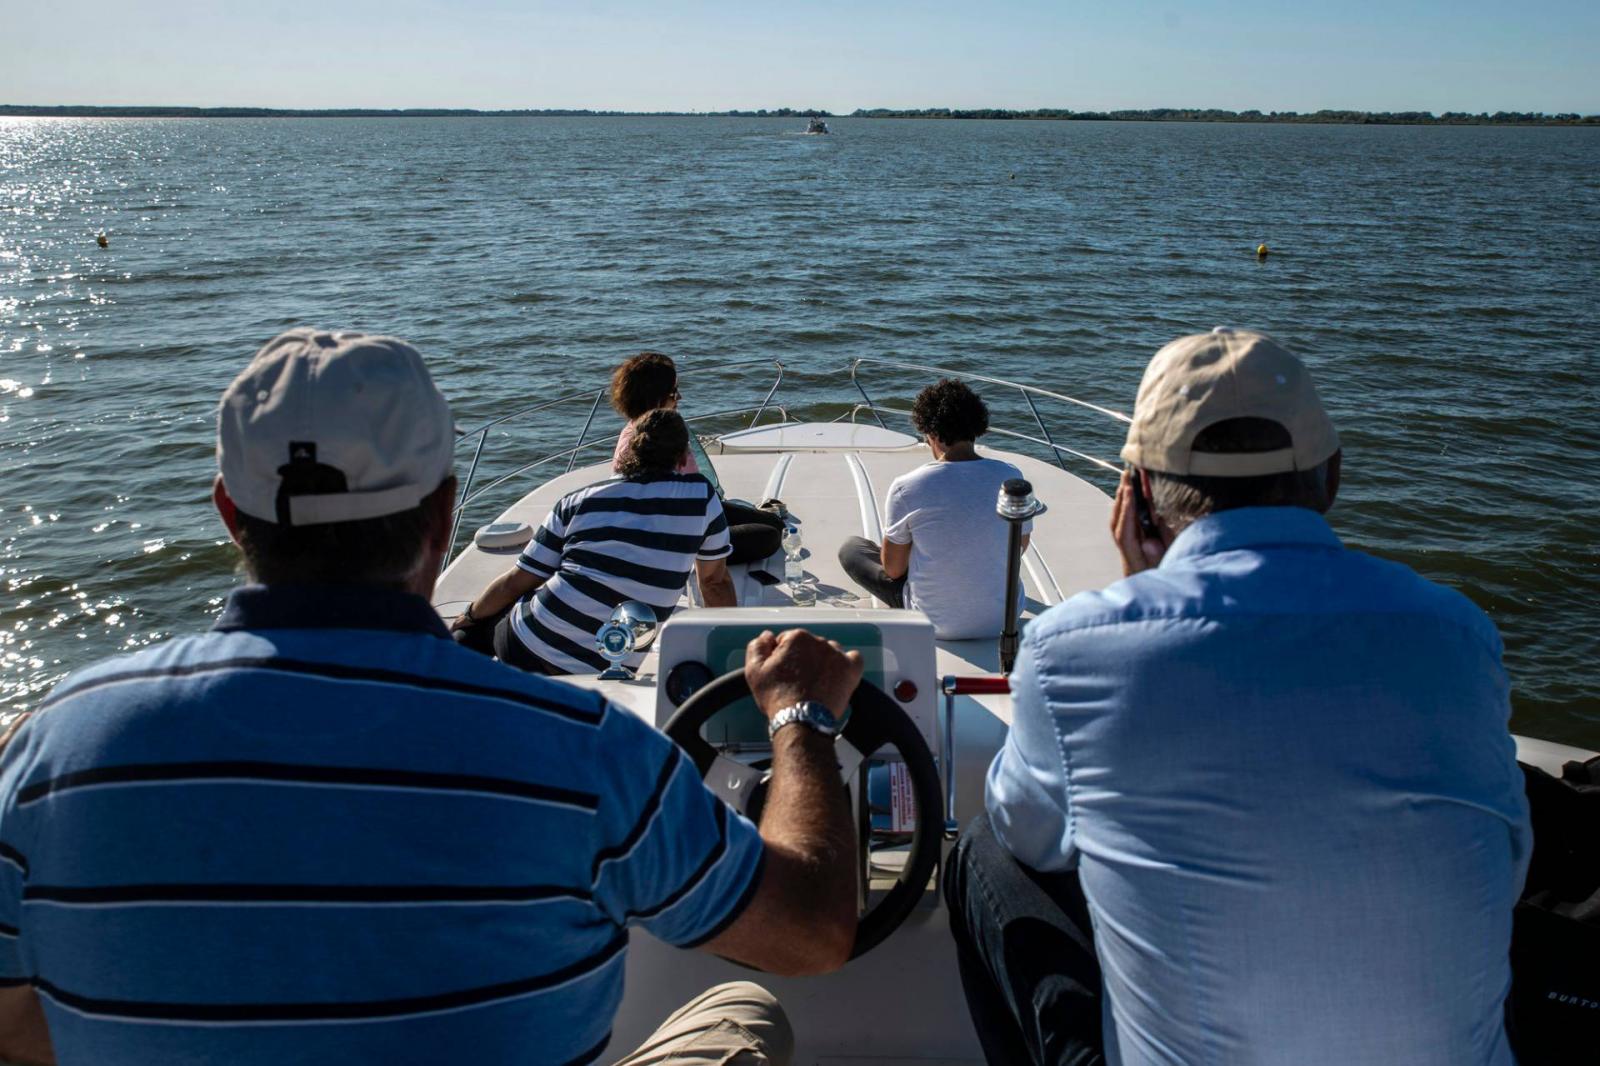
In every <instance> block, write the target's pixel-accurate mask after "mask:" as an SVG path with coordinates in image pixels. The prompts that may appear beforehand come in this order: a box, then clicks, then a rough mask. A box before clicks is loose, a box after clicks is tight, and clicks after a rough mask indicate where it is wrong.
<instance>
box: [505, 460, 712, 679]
mask: <svg viewBox="0 0 1600 1066" xmlns="http://www.w3.org/2000/svg"><path fill="white" fill-rule="evenodd" d="M732 550H733V548H732V545H731V544H730V543H729V540H728V520H727V519H726V518H725V517H724V516H723V513H722V503H721V501H719V500H718V499H717V494H716V492H715V491H714V490H713V489H712V487H711V483H710V482H709V481H707V480H706V479H705V478H704V477H703V476H701V475H700V474H664V475H654V476H649V477H626V478H612V479H611V480H610V481H602V482H600V483H599V484H598V485H590V486H588V487H587V488H582V489H579V490H578V491H576V492H573V493H569V494H568V495H566V496H564V497H562V499H561V500H560V502H558V503H557V504H556V505H555V507H554V508H552V509H551V511H550V514H549V516H548V517H546V518H545V520H544V524H543V525H541V526H540V527H539V532H538V533H536V534H534V537H533V539H532V540H531V541H529V542H528V546H527V548H525V549H524V550H523V552H522V555H521V556H520V557H519V558H518V559H517V565H518V566H519V567H521V568H522V569H524V570H526V571H528V572H529V573H530V574H537V575H538V576H540V577H543V578H546V579H547V580H546V581H545V583H544V584H543V585H542V586H540V587H539V589H538V590H537V591H536V592H534V593H533V595H531V596H529V597H528V598H527V599H525V600H523V601H522V602H521V603H520V604H518V605H517V607H516V609H515V610H514V611H513V612H512V613H511V627H512V629H513V630H514V631H515V632H516V634H517V637H518V639H520V640H521V641H522V643H523V645H524V646H526V647H527V649H528V651H529V652H531V653H532V654H533V655H534V656H536V657H537V658H538V659H539V660H541V661H542V662H544V663H545V664H547V665H548V666H549V667H550V668H551V669H552V670H553V671H554V672H558V673H565V674H577V673H584V672H588V671H594V670H603V669H605V667H606V665H607V663H606V660H605V659H604V658H602V657H601V655H600V653H599V652H598V651H597V650H596V649H595V643H594V638H595V634H596V633H597V632H598V631H599V629H600V627H601V626H603V625H604V624H605V622H606V619H607V618H609V617H610V616H611V611H612V608H614V607H616V606H617V604H619V603H622V602H623V601H625V600H639V601H641V602H643V603H647V604H649V605H650V606H651V607H653V608H655V612H656V618H657V619H658V620H660V621H663V622H665V621H666V620H667V617H668V616H669V615H671V614H672V612H673V610H674V609H676V607H677V605H678V597H679V596H681V595H682V594H683V590H684V586H685V585H686V584H687V583H688V580H689V573H690V571H691V570H692V569H693V568H694V564H695V561H696V560H697V559H707V560H709V559H722V558H726V557H727V555H728V553H729V552H730V551H732ZM642 658H643V656H642V655H641V656H635V657H633V659H632V660H630V662H629V665H630V666H637V665H638V660H639V659H642Z"/></svg>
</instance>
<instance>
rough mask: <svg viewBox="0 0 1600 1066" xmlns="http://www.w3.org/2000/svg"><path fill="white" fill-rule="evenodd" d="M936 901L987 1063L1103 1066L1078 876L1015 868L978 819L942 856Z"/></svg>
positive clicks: (1095, 974)
mask: <svg viewBox="0 0 1600 1066" xmlns="http://www.w3.org/2000/svg"><path fill="white" fill-rule="evenodd" d="M944 898H945V905H946V906H947V907H948V908H949V910H950V931H951V933H952V934H954V936H955V941H956V960H957V962H958V963H959V964H960V967H961V986H962V988H963V990H964V991H965V992H966V994H967V1009H968V1010H970V1011H971V1012H972V1024H973V1026H974V1027H975V1028H976V1029H977V1030H978V1039H979V1041H980V1042H981V1043H982V1044H983V1053H984V1057H985V1058H987V1059H988V1060H989V1063H990V1064H991V1066H998V1064H1002V1063H1004V1064H1007V1066H1014V1064H1017V1063H1035V1064H1037V1066H1068V1064H1070V1066H1091V1064H1094V1066H1098V1064H1101V1063H1104V1062H1105V1045H1104V1043H1103V1041H1102V1034H1101V1031H1100V1005H1101V994H1100V961H1099V959H1097V958H1096V957H1095V953H1094V933H1093V931H1092V929H1091V926H1090V923H1089V907H1088V904H1087V903H1086V902H1085V901H1084V898H1083V889H1082V888H1081V887H1079V884H1078V875H1077V873H1076V872H1072V873H1059V874H1058V873H1040V872H1038V871H1037V870H1031V869H1029V868H1028V867H1026V866H1023V865H1022V864H1021V863H1019V862H1018V861H1017V860H1016V859H1015V858H1013V857H1012V855H1011V853H1010V852H1009V851H1007V850H1006V848H1005V845H1004V844H1002V843H1000V841H999V840H998V839H997V838H996V837H995V835H994V829H993V827H992V826H990V824H989V816H988V815H987V814H980V815H978V817H976V818H974V819H973V820H972V822H971V823H970V824H968V826H967V828H966V831H965V832H964V833H962V835H961V841H960V842H959V843H958V844H957V845H956V846H955V848H954V849H953V850H952V851H951V852H950V858H949V861H948V863H947V864H946V866H945V872H944Z"/></svg>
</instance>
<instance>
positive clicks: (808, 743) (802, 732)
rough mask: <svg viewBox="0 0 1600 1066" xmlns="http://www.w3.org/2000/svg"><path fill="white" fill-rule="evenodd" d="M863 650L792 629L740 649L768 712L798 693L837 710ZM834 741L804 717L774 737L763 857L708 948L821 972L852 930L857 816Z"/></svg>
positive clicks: (775, 967) (845, 953) (796, 971)
mask: <svg viewBox="0 0 1600 1066" xmlns="http://www.w3.org/2000/svg"><path fill="white" fill-rule="evenodd" d="M861 669H862V662H861V653H860V652H854V651H852V652H846V651H845V650H844V649H843V648H841V647H840V646H839V645H838V644H835V643H834V642H833V641H831V640H823V639H822V638H821V637H816V636H812V635H811V634H810V633H807V632H805V631H804V630H800V629H791V630H788V631H786V632H785V633H784V634H783V635H782V636H778V637H775V636H773V635H772V633H771V632H767V633H763V634H761V635H760V636H759V637H757V638H756V639H755V640H752V641H751V642H750V644H749V646H748V647H747V648H745V653H744V676H745V679H746V680H748V681H749V682H750V691H751V692H752V693H753V694H754V695H755V698H756V703H757V705H758V706H760V708H761V710H762V712H763V713H764V714H766V715H767V717H769V718H770V717H771V716H772V715H774V714H776V713H777V712H778V711H780V710H782V709H783V708H784V707H787V706H789V705H791V704H794V703H798V702H800V701H801V700H816V701H818V702H819V703H822V704H824V705H826V706H827V708H828V710H830V711H832V712H833V713H834V715H835V716H842V715H843V713H844V709H845V705H846V704H847V703H848V702H849V699H850V694H851V693H852V692H854V691H855V689H856V685H857V683H859V682H860V680H861ZM849 794H850V793H849V790H848V789H846V788H845V787H844V783H843V782H842V781H841V780H840V779H839V763H838V758H837V756H836V755H835V754H834V750H833V741H832V740H831V739H830V738H828V737H825V736H823V735H822V734H821V733H819V732H817V731H816V730H813V729H810V728H808V727H806V726H796V727H794V728H792V729H784V730H780V731H779V733H778V735H777V736H776V737H774V738H773V740H772V783H771V785H770V787H769V789H768V792H767V803H766V807H765V809H764V810H763V811H762V814H761V839H762V840H763V841H764V842H765V844H766V853H767V854H766V861H765V862H764V863H763V864H762V867H761V881H760V883H759V884H758V885H757V886H756V891H755V894H754V896H752V897H751V900H750V902H749V904H748V905H746V907H745V909H744V911H743V912H742V913H741V914H740V915H739V917H738V918H736V919H734V921H733V924H732V925H730V926H728V928H727V929H725V930H723V931H722V932H721V933H719V934H718V935H717V936H715V937H713V938H712V939H711V940H708V941H706V942H705V943H704V944H702V945H701V948H702V949H703V950H705V951H709V952H711V953H713V954H715V955H721V956H723V957H724V958H729V959H734V960H736V961H738V962H742V963H746V964H748V965H750V966H758V967H760V968H761V969H763V970H768V971H771V972H772V973H781V974H790V975H800V974H818V973H828V972H830V971H832V970H837V969H838V968H839V967H841V966H843V965H844V964H845V962H846V961H847V960H848V959H849V958H850V951H851V949H852V948H853V947H854V946H855V937H856V861H857V855H856V848H855V840H856V837H855V821H854V819H853V818H852V816H851V813H850V804H849Z"/></svg>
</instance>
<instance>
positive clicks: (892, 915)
mask: <svg viewBox="0 0 1600 1066" xmlns="http://www.w3.org/2000/svg"><path fill="white" fill-rule="evenodd" d="M748 695H750V683H749V682H748V681H747V680H745V676H744V671H743V670H733V671H731V672H729V673H726V674H723V675H722V676H721V677H719V678H717V679H716V680H715V681H713V682H711V683H710V684H708V685H706V686H705V687H703V688H701V689H700V690H699V691H698V692H696V693H695V694H694V695H693V696H690V697H689V698H688V699H687V700H685V701H684V702H683V705H682V706H680V707H679V708H678V710H677V711H676V712H675V713H674V714H673V716H672V717H671V718H670V719H669V720H668V721H667V724H666V727H665V728H664V729H663V732H665V733H666V734H667V736H669V737H671V738H672V739H673V740H674V741H675V742H676V743H677V745H678V746H679V747H680V748H682V749H683V750H684V752H685V753H686V754H688V756H689V758H690V759H691V760H693V762H694V765H695V769H697V770H699V771H700V776H701V778H702V779H703V780H704V781H705V783H706V785H707V786H708V787H710V789H711V791H713V792H715V793H716V794H717V795H718V796H719V797H721V798H722V800H723V801H724V802H726V803H727V804H728V805H729V806H731V807H732V808H733V809H734V810H736V811H738V812H740V813H741V814H744V815H745V816H746V817H748V818H750V819H751V820H752V821H755V822H757V823H759V821H760V818H761V808H762V805H763V803H764V802H765V799H766V790H767V780H768V777H769V776H770V774H769V771H768V770H767V769H766V768H765V767H763V766H756V765H751V764H749V763H742V762H739V761H738V760H737V759H731V758H729V757H728V756H726V755H723V754H722V753H721V752H719V751H717V749H716V747H715V746H713V745H712V744H711V742H710V741H708V740H706V739H705V737H703V736H701V735H700V730H701V729H702V728H703V727H704V726H705V724H706V722H708V721H709V720H710V719H711V716H712V715H713V714H715V713H716V712H717V711H720V710H722V709H723V708H724V707H727V706H729V705H730V704H732V703H733V702H734V701H735V700H739V699H742V698H743V697H745V696H748ZM850 708H851V710H850V715H849V717H848V718H847V719H846V720H845V724H844V728H843V729H841V730H840V731H839V735H838V736H837V737H836V738H834V752H835V756H836V758H837V759H838V762H839V773H840V777H841V779H842V782H843V783H844V784H847V785H848V784H849V782H850V781H851V780H852V779H853V778H854V777H855V775H856V773H857V771H859V770H860V768H861V764H862V763H863V762H865V761H866V760H867V758H868V757H870V756H871V755H872V754H873V753H874V752H876V751H878V750H879V749H880V748H882V747H884V746H885V745H887V744H893V745H894V746H895V748H896V749H898V751H899V752H900V757H901V758H902V759H903V760H904V761H905V765H906V769H907V770H908V771H910V774H911V789H912V796H913V797H915V799H916V804H917V826H916V829H915V830H913V832H912V834H911V850H910V853H909V854H908V855H907V857H906V862H905V865H904V867H902V869H901V871H900V876H899V878H898V879H897V880H896V881H895V883H894V887H893V888H891V889H889V891H888V892H887V893H885V894H884V896H883V898H882V899H880V900H878V902H877V903H876V904H874V905H873V906H871V907H869V908H868V909H867V911H866V913H864V914H862V915H861V917H860V919H859V920H858V922H857V923H856V941H855V947H854V948H852V949H851V951H850V957H851V958H852V959H854V958H858V957H859V956H861V955H865V954H866V953H867V952H869V951H871V950H872V949H873V948H875V947H877V946H878V945H879V944H881V943H882V942H883V941H884V939H885V938H886V937H888V935H889V934H890V933H892V932H894V931H895V930H896V929H897V928H899V926H900V923H901V922H903V921H905V920H906V917H907V916H908V915H910V914H911V911H912V910H913V909H914V908H915V907H916V905H917V901H918V899H919V898H921V896H922V893H923V890H924V889H926V888H927V886H928V879H929V877H931V876H932V875H933V867H934V863H935V862H937V861H938V858H939V839H940V837H941V836H942V829H943V823H942V822H941V820H940V816H939V811H940V806H939V804H940V794H939V770H938V767H937V766H936V765H935V764H934V761H933V753H932V752H930V751H929V750H928V745H927V742H926V741H924V740H923V739H922V733H921V732H920V731H919V730H918V729H917V727H916V724H915V723H913V722H912V721H911V718H910V716H909V715H907V714H906V712H905V711H904V710H902V709H901V707H900V705H899V704H897V703H896V702H895V701H894V700H892V699H890V698H889V697H888V696H887V695H885V694H884V691H883V690H882V689H881V688H879V687H878V686H876V685H874V684H873V683H872V682H870V681H866V680H863V681H862V682H861V683H860V684H859V685H858V686H856V690H855V692H854V693H853V694H852V695H851V697H850Z"/></svg>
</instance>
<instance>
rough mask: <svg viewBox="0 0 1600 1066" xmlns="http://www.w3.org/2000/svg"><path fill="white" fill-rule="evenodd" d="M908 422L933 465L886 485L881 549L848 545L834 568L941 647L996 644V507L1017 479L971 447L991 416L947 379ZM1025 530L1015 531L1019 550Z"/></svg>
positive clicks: (1002, 527)
mask: <svg viewBox="0 0 1600 1066" xmlns="http://www.w3.org/2000/svg"><path fill="white" fill-rule="evenodd" d="M911 424H912V425H913V426H915V427H916V429H917V432H919V433H921V434H922V436H923V438H924V439H925V440H926V441H927V444H928V450H929V451H931V452H932V453H933V462H931V463H928V464H926V465H924V466H919V467H918V468H917V469H915V470H913V471H911V473H909V474H905V475H903V476H901V477H898V478H895V480H894V483H893V484H891V485H890V486H889V500H888V506H887V508H886V512H887V523H888V524H887V526H886V527H885V529H884V531H883V543H882V544H881V545H879V544H874V543H873V542H872V541H870V540H868V539H867V538H866V537H850V538H849V539H848V540H846V541H845V542H844V544H843V545H842V546H841V547H840V548H839V562H840V564H841V565H842V566H843V567H844V571H845V573H847V574H849V575H850V578H851V580H853V581H854V582H855V583H856V584H858V585H860V586H861V587H862V588H864V589H866V590H867V591H868V592H870V593H871V594H872V595H873V596H875V597H877V598H878V599H880V600H882V601H883V602H884V603H886V604H888V605H889V606H890V607H908V608H911V609H913V610H918V611H921V612H923V613H924V614H926V615H927V616H928V618H929V619H930V620H931V621H932V622H933V627H934V632H935V635H936V636H938V638H939V639H940V640H963V639H966V638H969V637H997V636H999V635H1000V631H1001V630H1002V629H1003V628H1005V617H1004V616H1005V610H1006V607H1005V602H1006V590H1005V583H1006V538H1007V533H1008V530H1007V527H1006V523H1005V521H1004V520H1003V519H1001V518H1000V517H999V516H998V515H996V514H995V500H996V499H997V498H998V496H999V495H1000V485H1001V483H1002V482H1004V481H1006V479H1008V478H1019V477H1021V476H1022V472H1021V471H1020V470H1018V469H1017V468H1016V467H1015V466H1012V465H1011V464H1010V463H1007V462H1003V461H1002V460H999V459H985V458H983V457H981V456H980V455H978V451H977V447H976V444H975V442H976V441H977V439H978V438H979V437H981V436H983V434H984V433H985V432H987V431H988V429H989V409H988V408H987V407H985V406H984V403H983V400H981V399H980V398H979V397H978V394H977V393H975V392H973V391H972V390H971V389H970V388H968V387H967V386H966V385H965V384H964V383H963V382H960V381H957V380H955V379H954V378H944V379H942V380H941V381H939V382H937V383H935V384H933V385H929V386H928V387H927V388H925V389H923V390H922V391H921V392H919V393H917V399H916V402H915V403H914V404H912V407H911ZM1031 529H1032V524H1031V523H1028V524H1025V525H1024V526H1023V527H1022V532H1023V537H1022V546H1023V547H1024V548H1026V547H1027V546H1028V533H1029V532H1030V530H1031Z"/></svg>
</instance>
